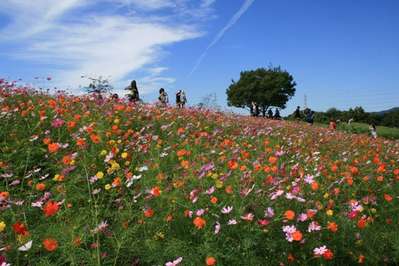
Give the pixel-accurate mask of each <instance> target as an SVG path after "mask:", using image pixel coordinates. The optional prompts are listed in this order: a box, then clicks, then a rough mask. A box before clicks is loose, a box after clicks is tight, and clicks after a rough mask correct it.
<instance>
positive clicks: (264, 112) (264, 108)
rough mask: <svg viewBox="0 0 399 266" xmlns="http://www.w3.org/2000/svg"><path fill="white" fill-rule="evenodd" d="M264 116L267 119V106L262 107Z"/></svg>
mask: <svg viewBox="0 0 399 266" xmlns="http://www.w3.org/2000/svg"><path fill="white" fill-rule="evenodd" d="M262 116H263V117H266V106H264V105H262Z"/></svg>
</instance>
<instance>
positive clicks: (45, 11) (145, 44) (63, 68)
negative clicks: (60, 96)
mask: <svg viewBox="0 0 399 266" xmlns="http://www.w3.org/2000/svg"><path fill="white" fill-rule="evenodd" d="M203 1H204V0H201V1H200V2H198V3H197V6H196V7H197V9H195V8H192V7H191V6H189V5H188V4H187V3H188V2H186V0H174V1H172V0H62V1H61V0H59V1H54V0H35V1H26V0H1V2H0V9H1V11H0V12H1V13H5V14H6V15H7V16H9V17H10V18H11V23H10V24H9V25H8V26H7V27H6V28H4V29H2V30H1V31H0V36H8V40H5V39H3V38H2V39H0V44H1V41H9V42H15V43H17V44H18V47H22V48H21V49H19V50H13V51H11V53H9V54H10V55H12V56H14V57H17V58H18V59H19V60H25V61H29V62H41V63H44V64H51V65H54V66H55V67H54V69H57V70H56V72H55V73H53V76H54V84H56V85H57V86H59V87H64V86H67V87H70V88H78V85H80V84H82V83H84V80H82V79H81V78H80V77H81V75H88V76H100V75H101V76H105V77H106V76H111V79H112V81H113V82H116V83H117V84H120V82H121V81H125V80H127V79H128V78H130V75H131V74H132V73H134V72H135V71H137V70H142V69H146V68H147V69H148V68H149V71H148V72H149V74H148V76H147V77H142V82H143V87H145V88H146V89H145V90H144V91H145V92H150V88H152V89H155V88H157V86H158V85H159V86H162V84H166V85H168V84H169V85H170V84H172V83H173V82H174V78H171V77H166V76H161V74H163V72H164V71H165V70H166V69H165V68H161V67H151V65H152V64H154V63H159V61H160V59H161V58H162V57H163V55H164V54H165V53H164V49H165V47H166V46H167V45H170V44H173V43H176V42H181V41H184V40H189V39H193V38H197V37H199V36H201V34H202V33H201V31H200V30H199V29H198V28H199V25H198V23H190V24H191V26H187V25H186V24H187V23H184V20H179V21H178V22H175V21H171V19H170V18H172V17H173V14H176V12H181V14H180V15H182V17H184V16H185V12H194V11H193V10H195V11H196V12H205V11H204V10H206V12H209V10H210V5H211V4H212V3H213V1H206V0H205V2H207V4H206V6H204V7H202V6H201V5H202V4H204V2H203ZM106 2H107V3H106ZM102 4H107V5H111V7H113V8H109V6H108V9H106V11H107V12H104V10H102V9H100V8H101V5H102ZM121 5H122V6H126V5H129V6H133V7H140V8H143V9H146V10H151V11H150V12H152V11H154V12H155V11H157V10H160V9H166V10H169V9H172V10H171V11H170V12H169V13H168V14H166V15H162V16H161V15H157V16H155V15H149V14H147V13H146V12H147V11H145V12H144V11H142V12H144V13H140V14H135V15H134V16H129V15H128V14H126V13H124V12H123V10H122V11H120V10H119V9H120V7H121ZM175 6H179V8H177V7H176V8H174V7H175ZM201 10H202V11H201ZM99 11H102V12H99ZM99 13H101V15H100V14H99ZM174 18H177V16H176V15H175V16H174ZM127 84H128V83H127Z"/></svg>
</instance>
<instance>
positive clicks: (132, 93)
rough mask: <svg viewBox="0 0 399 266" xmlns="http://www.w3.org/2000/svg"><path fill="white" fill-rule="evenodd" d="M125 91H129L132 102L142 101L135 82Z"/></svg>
mask: <svg viewBox="0 0 399 266" xmlns="http://www.w3.org/2000/svg"><path fill="white" fill-rule="evenodd" d="M125 90H129V91H130V92H129V94H128V98H129V101H130V102H138V101H140V96H139V90H138V88H137V83H136V81H135V80H133V81H132V82H131V83H130V86H129V87H127V88H126V89H125Z"/></svg>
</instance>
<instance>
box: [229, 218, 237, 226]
mask: <svg viewBox="0 0 399 266" xmlns="http://www.w3.org/2000/svg"><path fill="white" fill-rule="evenodd" d="M227 224H228V225H235V224H237V220H236V219H230V220H229V221H228V222H227Z"/></svg>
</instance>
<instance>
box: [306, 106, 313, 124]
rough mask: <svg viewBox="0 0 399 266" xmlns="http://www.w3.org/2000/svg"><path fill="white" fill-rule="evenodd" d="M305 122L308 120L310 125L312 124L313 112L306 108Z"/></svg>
mask: <svg viewBox="0 0 399 266" xmlns="http://www.w3.org/2000/svg"><path fill="white" fill-rule="evenodd" d="M306 122H308V123H309V124H311V125H313V122H314V112H313V111H312V110H310V109H307V112H306Z"/></svg>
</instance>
